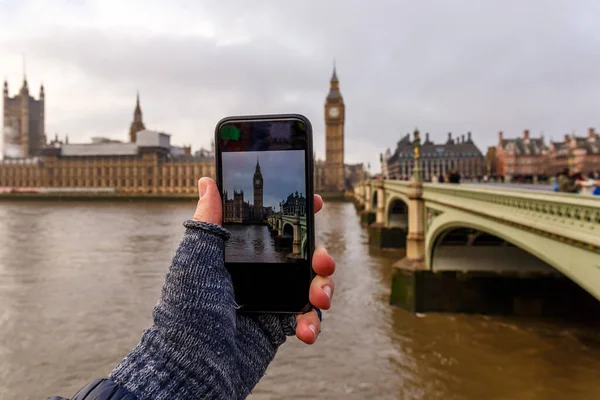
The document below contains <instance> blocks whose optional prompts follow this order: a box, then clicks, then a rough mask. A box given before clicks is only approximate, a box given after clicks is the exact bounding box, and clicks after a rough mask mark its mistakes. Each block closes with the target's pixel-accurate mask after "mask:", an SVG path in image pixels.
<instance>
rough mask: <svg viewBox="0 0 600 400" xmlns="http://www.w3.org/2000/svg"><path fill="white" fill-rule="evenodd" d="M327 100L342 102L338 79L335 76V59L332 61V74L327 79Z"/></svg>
mask: <svg viewBox="0 0 600 400" xmlns="http://www.w3.org/2000/svg"><path fill="white" fill-rule="evenodd" d="M327 101H329V102H343V100H342V94H341V93H340V81H339V80H338V76H337V68H336V66H335V60H334V61H333V74H332V75H331V80H330V81H329V94H328V95H327Z"/></svg>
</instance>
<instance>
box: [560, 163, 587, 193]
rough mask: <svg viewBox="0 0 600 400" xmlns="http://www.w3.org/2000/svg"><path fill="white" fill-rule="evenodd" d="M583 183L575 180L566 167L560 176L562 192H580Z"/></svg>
mask: <svg viewBox="0 0 600 400" xmlns="http://www.w3.org/2000/svg"><path fill="white" fill-rule="evenodd" d="M580 189H581V185H579V184H578V183H577V182H575V179H574V177H573V176H571V173H570V171H569V168H565V169H564V170H563V171H562V173H561V174H560V175H559V176H558V191H559V192H562V193H578V192H579V190H580Z"/></svg>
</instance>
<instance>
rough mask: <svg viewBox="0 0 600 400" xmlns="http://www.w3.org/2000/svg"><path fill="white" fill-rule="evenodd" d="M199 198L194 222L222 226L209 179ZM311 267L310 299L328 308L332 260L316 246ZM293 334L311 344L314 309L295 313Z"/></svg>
mask: <svg viewBox="0 0 600 400" xmlns="http://www.w3.org/2000/svg"><path fill="white" fill-rule="evenodd" d="M198 192H199V195H200V198H199V200H198V205H197V206H196V212H195V213H194V218H193V219H194V220H195V221H203V222H209V223H212V224H216V225H221V224H222V222H223V202H222V200H221V195H220V194H219V189H218V188H217V185H216V184H215V181H213V180H212V179H210V178H202V179H200V180H199V181H198ZM314 202H315V206H314V208H315V213H317V212H319V211H320V210H321V209H322V208H323V199H322V198H321V196H319V195H315V199H314ZM312 263H313V270H314V271H315V273H316V274H317V276H316V277H315V278H314V279H313V281H312V283H311V285H310V289H309V299H310V302H311V303H312V304H313V305H314V306H315V307H318V308H320V309H321V310H328V309H329V308H330V307H331V298H332V297H333V291H334V285H333V279H332V278H331V275H332V274H333V273H334V271H335V262H334V260H333V258H331V256H330V255H329V254H327V251H326V250H325V249H324V248H322V247H321V248H317V249H316V250H315V252H314V253H313V260H312ZM296 322H297V326H296V337H297V338H298V339H300V340H301V341H303V342H304V343H307V344H313V343H314V342H315V341H316V340H317V337H318V336H319V332H320V330H321V321H319V317H318V315H317V312H316V311H315V310H312V311H310V312H308V313H306V314H299V315H297V316H296Z"/></svg>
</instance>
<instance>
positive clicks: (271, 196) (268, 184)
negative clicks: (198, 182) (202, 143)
mask: <svg viewBox="0 0 600 400" xmlns="http://www.w3.org/2000/svg"><path fill="white" fill-rule="evenodd" d="M257 157H258V161H259V163H260V172H261V174H262V177H263V206H264V207H273V208H274V209H275V211H279V202H280V201H282V200H285V199H286V198H287V196H288V195H289V194H291V193H295V192H298V193H300V194H302V195H303V196H306V188H305V187H306V185H305V181H304V179H305V171H304V151H302V150H286V151H250V152H231V153H223V186H224V190H226V191H227V192H228V195H227V197H228V198H229V199H232V198H233V191H234V190H237V191H239V190H243V191H244V201H249V202H250V203H251V204H254V183H253V182H254V179H253V178H254V173H255V172H256V160H257Z"/></svg>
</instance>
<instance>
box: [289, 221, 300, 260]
mask: <svg viewBox="0 0 600 400" xmlns="http://www.w3.org/2000/svg"><path fill="white" fill-rule="evenodd" d="M287 257H288V258H291V259H294V260H297V259H300V258H304V256H303V254H302V229H301V227H300V217H298V216H296V217H295V218H294V238H293V240H292V252H291V253H290V254H288V255H287Z"/></svg>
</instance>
